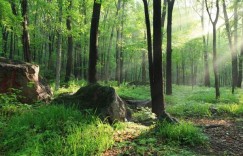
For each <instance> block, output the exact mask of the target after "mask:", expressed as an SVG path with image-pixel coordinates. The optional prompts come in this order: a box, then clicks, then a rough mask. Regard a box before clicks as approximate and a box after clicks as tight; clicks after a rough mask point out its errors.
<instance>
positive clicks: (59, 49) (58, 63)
mask: <svg viewBox="0 0 243 156" xmlns="http://www.w3.org/2000/svg"><path fill="white" fill-rule="evenodd" d="M62 5H63V0H59V1H58V6H59V12H58V22H59V26H60V27H59V29H58V30H57V58H56V60H57V61H56V85H55V90H58V89H59V87H60V75H61V74H60V71H61V58H62V30H61V29H62V14H63V13H62Z"/></svg>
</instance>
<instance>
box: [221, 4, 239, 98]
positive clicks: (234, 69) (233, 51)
mask: <svg viewBox="0 0 243 156" xmlns="http://www.w3.org/2000/svg"><path fill="white" fill-rule="evenodd" d="M223 12H224V19H225V27H226V33H227V37H228V41H229V47H230V51H231V64H232V70H231V71H232V93H233V94H234V91H235V86H236V85H237V82H238V81H237V79H238V67H237V66H238V63H237V51H236V49H237V48H234V45H233V42H232V33H231V30H230V23H229V18H228V14H227V10H226V4H225V0H223Z"/></svg>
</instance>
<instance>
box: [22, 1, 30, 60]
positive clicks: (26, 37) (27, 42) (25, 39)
mask: <svg viewBox="0 0 243 156" xmlns="http://www.w3.org/2000/svg"><path fill="white" fill-rule="evenodd" d="M21 8H22V17H23V22H22V26H23V34H22V43H23V51H24V60H25V61H26V62H31V53H30V36H29V31H28V1H27V0H21Z"/></svg>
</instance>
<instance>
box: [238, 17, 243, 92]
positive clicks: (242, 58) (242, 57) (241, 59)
mask: <svg viewBox="0 0 243 156" xmlns="http://www.w3.org/2000/svg"><path fill="white" fill-rule="evenodd" d="M242 23H243V18H242ZM242 36H243V27H242ZM242 42H243V41H242ZM242 65H243V43H242V44H241V50H240V56H239V74H238V76H239V78H238V84H237V87H239V88H240V87H241V83H242V72H243V69H242Z"/></svg>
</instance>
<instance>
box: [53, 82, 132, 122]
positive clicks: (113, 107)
mask: <svg viewBox="0 0 243 156" xmlns="http://www.w3.org/2000/svg"><path fill="white" fill-rule="evenodd" d="M53 103H55V104H64V105H66V106H76V107H78V108H79V109H80V110H84V109H93V110H94V111H95V112H96V113H97V114H99V115H100V117H101V118H103V119H108V120H109V121H110V122H114V121H125V120H126V119H129V118H130V117H131V116H130V114H129V112H127V109H126V105H125V103H124V101H123V100H122V99H121V98H120V97H119V96H118V95H117V94H116V92H115V89H114V88H112V87H107V86H101V85H99V84H89V85H87V86H85V87H81V88H80V89H79V90H78V91H77V92H76V93H74V94H72V95H64V96H61V97H58V98H56V99H55V100H54V101H53Z"/></svg>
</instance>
